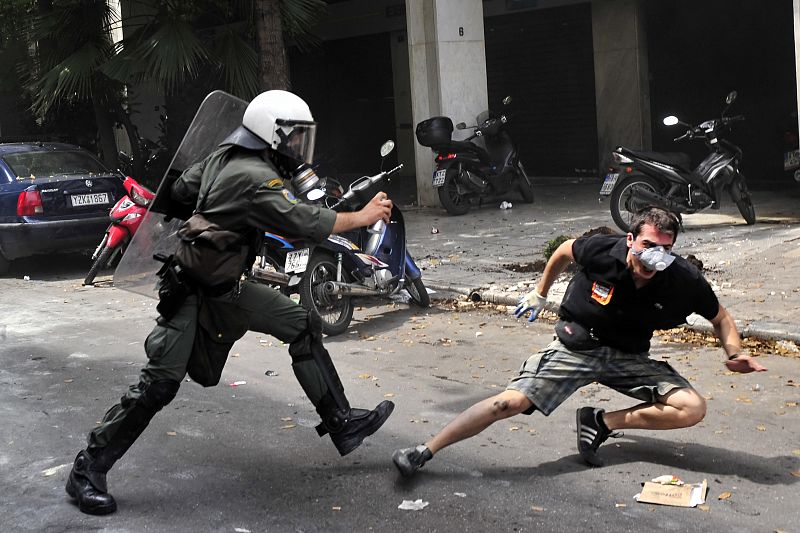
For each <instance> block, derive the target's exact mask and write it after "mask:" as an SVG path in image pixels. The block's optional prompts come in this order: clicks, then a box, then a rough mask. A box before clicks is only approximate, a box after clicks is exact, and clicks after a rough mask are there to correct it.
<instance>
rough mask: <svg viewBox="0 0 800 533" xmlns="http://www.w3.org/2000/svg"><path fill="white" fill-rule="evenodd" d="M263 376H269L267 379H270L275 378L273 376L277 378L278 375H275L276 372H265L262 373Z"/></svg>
mask: <svg viewBox="0 0 800 533" xmlns="http://www.w3.org/2000/svg"><path fill="white" fill-rule="evenodd" d="M264 375H265V376H269V377H271V378H272V377H275V376H277V375H278V373H277V372H275V371H274V370H267V371H266V372H264Z"/></svg>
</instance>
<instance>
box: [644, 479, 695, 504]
mask: <svg viewBox="0 0 800 533" xmlns="http://www.w3.org/2000/svg"><path fill="white" fill-rule="evenodd" d="M655 479H658V480H660V479H664V480H667V484H664V483H661V482H655V481H646V482H645V483H644V487H643V488H642V492H640V493H639V494H637V495H635V496H634V497H633V499H635V500H636V501H637V502H639V503H655V504H658V505H672V506H675V507H697V506H698V505H700V504H703V503H705V501H706V493H707V492H708V483H707V481H706V480H705V479H704V480H703V481H702V483H694V484H686V483H683V482H682V481H681V483H682V484H681V485H678V484H676V483H677V482H675V483H673V479H675V480H677V481H680V480H679V479H678V478H676V477H675V476H671V475H667V476H659V477H657V478H655Z"/></svg>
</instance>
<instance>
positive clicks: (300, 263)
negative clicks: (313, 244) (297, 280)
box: [283, 248, 310, 274]
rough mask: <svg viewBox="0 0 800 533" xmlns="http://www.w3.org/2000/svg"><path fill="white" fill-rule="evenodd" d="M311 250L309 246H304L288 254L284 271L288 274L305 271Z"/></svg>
mask: <svg viewBox="0 0 800 533" xmlns="http://www.w3.org/2000/svg"><path fill="white" fill-rule="evenodd" d="M309 251H310V250H309V248H303V249H302V250H295V251H293V252H289V253H288V254H286V263H285V264H284V268H283V271H284V272H285V273H287V274H291V273H292V272H296V273H298V274H299V273H301V272H305V271H306V266H308V257H309Z"/></svg>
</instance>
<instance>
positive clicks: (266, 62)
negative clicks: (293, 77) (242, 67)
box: [255, 0, 291, 91]
mask: <svg viewBox="0 0 800 533" xmlns="http://www.w3.org/2000/svg"><path fill="white" fill-rule="evenodd" d="M255 15H256V16H255V25H256V35H257V38H258V50H259V54H258V62H259V65H258V66H259V71H260V72H261V89H262V90H264V91H268V90H270V89H283V90H284V91H288V90H289V89H290V88H291V83H290V82H289V59H288V58H287V56H286V47H285V45H284V42H283V25H282V19H281V0H256V1H255Z"/></svg>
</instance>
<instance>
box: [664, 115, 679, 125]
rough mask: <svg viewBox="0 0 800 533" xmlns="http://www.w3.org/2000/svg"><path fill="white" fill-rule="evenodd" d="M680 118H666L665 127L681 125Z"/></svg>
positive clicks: (673, 116) (672, 116)
mask: <svg viewBox="0 0 800 533" xmlns="http://www.w3.org/2000/svg"><path fill="white" fill-rule="evenodd" d="M679 122H680V120H678V117H676V116H675V115H670V116H668V117H664V125H665V126H674V125H675V124H677V123H679Z"/></svg>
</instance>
